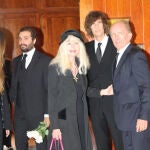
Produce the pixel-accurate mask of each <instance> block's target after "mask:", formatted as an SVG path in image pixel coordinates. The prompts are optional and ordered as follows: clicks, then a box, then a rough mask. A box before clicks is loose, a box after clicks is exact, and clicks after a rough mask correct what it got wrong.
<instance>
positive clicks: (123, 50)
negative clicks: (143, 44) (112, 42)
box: [117, 43, 130, 56]
mask: <svg viewBox="0 0 150 150" xmlns="http://www.w3.org/2000/svg"><path fill="white" fill-rule="evenodd" d="M129 44H130V43H128V44H127V45H126V46H125V47H123V48H122V49H120V50H119V51H118V50H117V53H119V55H121V56H122V55H123V53H124V52H125V50H126V49H127V47H128V46H129Z"/></svg>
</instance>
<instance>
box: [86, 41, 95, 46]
mask: <svg viewBox="0 0 150 150" xmlns="http://www.w3.org/2000/svg"><path fill="white" fill-rule="evenodd" d="M93 44H94V40H93V41H90V42H86V43H85V46H91V45H93Z"/></svg>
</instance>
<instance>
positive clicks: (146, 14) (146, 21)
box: [143, 0, 150, 55]
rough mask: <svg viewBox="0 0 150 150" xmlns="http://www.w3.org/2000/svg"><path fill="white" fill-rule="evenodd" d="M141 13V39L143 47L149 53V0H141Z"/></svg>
mask: <svg viewBox="0 0 150 150" xmlns="http://www.w3.org/2000/svg"><path fill="white" fill-rule="evenodd" d="M143 7H144V8H143V15H144V25H143V34H144V37H143V40H144V43H145V44H144V47H145V49H146V51H147V52H148V53H149V55H150V1H149V0H143Z"/></svg>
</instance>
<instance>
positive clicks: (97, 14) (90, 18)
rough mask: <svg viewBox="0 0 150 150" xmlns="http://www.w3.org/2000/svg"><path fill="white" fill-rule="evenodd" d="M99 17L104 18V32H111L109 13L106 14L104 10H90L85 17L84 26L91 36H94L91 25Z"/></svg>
mask: <svg viewBox="0 0 150 150" xmlns="http://www.w3.org/2000/svg"><path fill="white" fill-rule="evenodd" d="M98 19H101V20H102V23H103V27H104V32H105V33H106V34H108V33H109V23H108V16H107V14H105V13H104V12H101V11H90V12H89V13H88V15H87V16H86V18H85V22H84V28H85V30H86V32H87V34H88V35H89V36H91V37H93V36H94V35H93V33H92V30H91V25H92V24H93V23H94V22H95V21H96V20H98Z"/></svg>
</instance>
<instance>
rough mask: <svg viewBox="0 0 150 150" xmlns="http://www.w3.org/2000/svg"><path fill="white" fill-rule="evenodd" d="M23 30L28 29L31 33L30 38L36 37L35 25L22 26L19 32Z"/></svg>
mask: <svg viewBox="0 0 150 150" xmlns="http://www.w3.org/2000/svg"><path fill="white" fill-rule="evenodd" d="M24 31H29V32H30V33H31V37H32V40H34V39H36V38H37V31H36V29H35V27H30V26H26V27H22V28H21V29H20V31H19V33H20V32H24Z"/></svg>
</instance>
